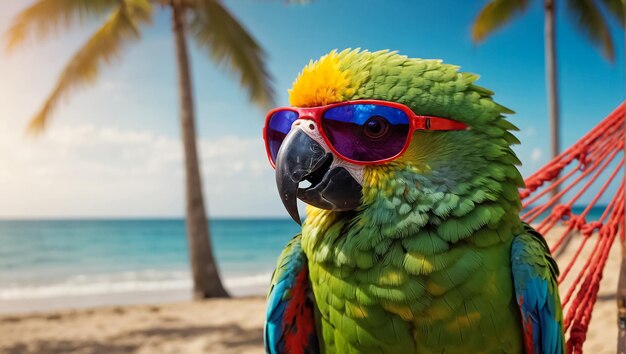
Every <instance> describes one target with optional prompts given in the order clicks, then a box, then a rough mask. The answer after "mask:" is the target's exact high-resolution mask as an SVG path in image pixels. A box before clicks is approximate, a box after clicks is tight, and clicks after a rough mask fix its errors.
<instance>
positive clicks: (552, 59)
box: [544, 0, 560, 196]
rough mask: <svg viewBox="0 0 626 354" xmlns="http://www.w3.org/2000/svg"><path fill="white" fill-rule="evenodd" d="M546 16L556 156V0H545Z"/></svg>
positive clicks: (552, 150) (555, 152)
mask: <svg viewBox="0 0 626 354" xmlns="http://www.w3.org/2000/svg"><path fill="white" fill-rule="evenodd" d="M544 10H545V11H544V16H545V28H544V30H545V33H544V35H545V40H544V45H545V56H546V58H545V59H546V85H547V89H548V107H549V108H548V109H549V118H550V138H551V139H550V153H551V157H552V158H554V157H556V156H557V155H558V154H559V146H560V141H559V94H558V88H557V70H556V62H557V59H556V28H555V20H554V19H555V17H556V16H555V14H556V10H555V1H554V0H544ZM558 192H559V191H558V188H555V189H553V190H552V196H555V195H556V194H557V193H558Z"/></svg>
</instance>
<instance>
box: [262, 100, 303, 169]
mask: <svg viewBox="0 0 626 354" xmlns="http://www.w3.org/2000/svg"><path fill="white" fill-rule="evenodd" d="M297 119H298V113H296V112H294V111H288V110H283V111H278V112H275V113H274V114H272V116H271V117H270V121H269V123H268V124H267V131H266V134H267V142H268V145H269V149H270V157H271V158H272V161H273V162H276V155H278V149H280V145H281V144H282V143H283V140H285V136H287V133H289V130H291V125H292V124H293V122H295V121H296V120H297Z"/></svg>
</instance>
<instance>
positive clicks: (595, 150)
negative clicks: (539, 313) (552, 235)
mask: <svg viewBox="0 0 626 354" xmlns="http://www.w3.org/2000/svg"><path fill="white" fill-rule="evenodd" d="M623 149H624V103H622V104H621V105H620V106H619V107H618V108H617V109H616V110H615V111H613V112H612V113H611V114H610V115H609V116H608V117H606V118H605V119H604V120H603V121H602V122H601V123H600V124H599V125H598V126H596V127H595V128H594V129H593V130H591V131H590V132H589V133H587V134H586V135H585V136H583V137H582V138H581V139H580V140H579V141H577V142H576V143H575V144H574V145H573V146H571V147H570V148H569V149H567V150H566V151H565V152H563V153H562V154H560V155H559V156H557V157H556V158H554V159H553V160H552V161H550V162H549V163H548V164H547V165H545V166H544V167H542V168H541V169H539V170H538V171H537V172H535V173H534V174H533V175H531V176H530V177H528V178H527V179H526V188H525V189H523V190H521V191H520V196H521V197H522V203H523V208H524V209H523V215H522V219H523V220H525V221H526V222H529V223H533V225H534V226H535V228H536V229H537V231H539V232H540V233H541V234H542V235H546V234H547V233H548V231H549V230H550V229H552V228H553V227H554V226H555V225H557V223H558V224H562V225H563V226H564V229H565V230H564V231H563V232H562V234H561V236H560V237H559V238H558V239H556V241H553V242H550V240H548V241H549V243H551V251H552V252H553V254H554V253H555V252H559V251H560V250H561V249H563V248H564V245H565V244H566V243H567V242H565V241H566V239H567V238H572V237H575V236H576V235H577V234H578V235H580V234H582V235H583V236H582V237H583V239H582V241H581V242H580V244H579V245H577V249H576V251H575V253H574V255H573V257H572V258H571V259H569V260H568V261H565V260H564V261H562V262H561V261H559V260H557V261H559V263H560V264H559V267H560V269H561V275H560V277H559V284H561V283H563V281H565V280H566V279H567V281H566V284H570V283H571V285H570V286H569V287H568V288H567V289H566V290H565V291H563V289H562V290H561V301H562V302H563V315H564V326H565V332H566V339H567V352H568V353H582V345H583V342H584V341H585V339H586V335H587V330H588V328H589V322H590V321H591V310H592V309H593V305H594V304H595V303H596V300H597V296H598V290H599V288H600V280H602V272H603V270H604V267H605V265H606V262H607V259H608V255H609V251H610V250H611V246H613V244H614V243H615V239H616V236H617V234H618V231H619V232H620V239H621V240H622V244H623V241H624V228H623V227H622V226H623V225H624V177H623V176H624V175H623V173H622V171H623V168H624V167H623V165H624V155H623V153H622V152H623ZM603 173H604V175H606V174H608V177H605V176H603V178H600V179H599V177H600V176H601V175H603ZM546 182H548V183H546ZM544 184H546V185H545V186H544ZM553 190H558V191H559V192H558V193H556V194H555V195H554V196H551V194H553V193H552V191H553ZM611 194H614V195H612V196H611ZM570 195H573V196H572V197H571V198H570ZM603 195H605V199H608V198H607V197H610V202H608V204H606V202H603V203H602V204H606V206H605V207H602V208H603V213H602V216H601V217H600V218H599V219H597V220H588V219H587V218H588V215H589V212H590V211H591V209H592V208H594V207H595V206H596V204H597V203H598V202H599V200H600V199H601V197H602V196H603ZM564 197H567V198H568V201H567V202H565V203H562V202H561V201H562V200H563V199H565V198H564ZM589 199H591V201H589V202H587V201H588V200H589ZM577 201H578V202H579V203H584V205H585V206H586V207H585V208H584V210H583V211H582V212H581V213H580V214H574V213H573V212H572V207H573V206H574V205H575V203H576V202H577ZM587 243H595V244H594V245H593V246H590V247H593V249H592V251H591V252H590V255H589V256H586V257H579V256H580V254H581V252H582V251H583V249H584V248H585V245H586V244H587ZM575 265H576V268H577V269H578V268H580V271H578V272H573V273H571V270H572V268H573V267H575ZM616 271H617V270H616ZM568 276H569V278H568Z"/></svg>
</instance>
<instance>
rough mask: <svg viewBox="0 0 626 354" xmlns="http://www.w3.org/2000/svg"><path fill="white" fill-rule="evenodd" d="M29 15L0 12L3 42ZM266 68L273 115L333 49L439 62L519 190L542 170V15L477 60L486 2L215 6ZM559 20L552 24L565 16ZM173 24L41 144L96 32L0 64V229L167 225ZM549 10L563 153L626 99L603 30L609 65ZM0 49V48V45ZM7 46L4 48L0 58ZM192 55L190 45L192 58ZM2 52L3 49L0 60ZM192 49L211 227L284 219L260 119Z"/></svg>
mask: <svg viewBox="0 0 626 354" xmlns="http://www.w3.org/2000/svg"><path fill="white" fill-rule="evenodd" d="M30 3H32V1H14V0H0V33H4V32H5V31H6V30H7V28H8V27H9V25H10V23H11V19H12V18H13V17H14V16H15V15H16V14H17V13H18V12H19V11H20V10H22V9H24V8H25V7H26V6H28V4H30ZM224 3H225V5H226V7H227V8H228V9H229V10H230V11H231V12H232V14H233V15H234V16H235V17H236V18H238V19H239V20H240V21H241V22H242V23H243V24H244V25H245V27H246V28H247V29H248V30H249V32H250V33H252V34H253V35H254V37H255V38H256V40H257V41H258V43H259V44H260V45H261V46H262V47H263V48H265V51H266V53H267V60H268V68H269V71H270V73H271V74H272V77H273V84H274V88H275V90H276V92H277V103H278V104H279V105H286V104H287V89H288V88H289V87H290V85H291V83H292V82H293V80H294V79H295V77H296V76H297V74H298V72H299V70H300V69H301V68H302V67H303V66H304V65H305V64H307V63H308V62H309V60H310V59H315V58H318V57H320V56H321V55H323V54H325V53H327V52H328V51H330V50H332V49H335V48H337V49H344V48H357V47H360V48H363V49H368V50H380V49H391V50H397V51H399V53H401V54H404V55H408V56H410V57H418V58H439V59H443V60H444V61H445V62H447V63H452V64H456V65H459V66H461V68H462V71H469V72H473V73H476V74H479V75H480V76H481V78H480V80H479V82H478V84H480V85H481V86H484V87H486V88H489V89H491V90H493V91H495V92H496V96H495V99H496V101H498V102H499V103H501V104H503V105H505V106H507V107H509V108H511V109H513V110H514V111H516V114H515V115H513V116H512V117H511V121H512V122H513V123H514V124H516V125H517V126H518V127H519V128H520V129H521V131H520V132H518V133H517V136H518V138H519V139H520V140H521V141H522V144H521V145H520V146H517V147H516V148H515V150H516V152H517V154H518V156H519V158H520V159H521V161H522V162H523V166H522V173H523V174H524V175H528V174H529V173H531V172H532V171H534V170H536V169H537V168H539V167H540V166H542V165H543V164H545V163H546V162H547V161H548V160H549V151H548V143H549V137H548V121H547V104H546V97H545V96H546V93H545V77H544V66H543V60H544V47H543V13H542V11H541V7H540V2H539V1H535V2H534V3H533V6H532V7H531V8H530V9H529V11H528V12H527V13H526V14H525V15H524V16H521V17H519V18H517V19H516V20H515V21H513V22H512V23H511V24H510V25H508V26H506V27H505V28H504V29H502V30H500V31H498V32H497V33H496V34H494V35H493V36H492V37H490V38H488V39H487V41H485V42H484V43H482V44H480V45H476V44H473V43H472V41H471V38H470V26H471V22H472V20H473V19H474V17H475V16H476V14H477V13H478V11H479V9H480V8H481V7H482V6H483V5H484V4H485V3H486V1H458V0H440V1H426V0H420V1H399V0H389V1H385V2H384V4H385V5H382V4H383V2H381V1H375V0H361V1H356V0H343V1H331V0H316V1H312V2H310V3H309V4H307V5H287V4H285V3H284V2H282V1H271V0H261V1H259V0H254V1H253V0H225V1H224ZM563 10H564V9H563ZM169 16H170V13H169V12H168V11H167V9H161V8H159V9H158V10H157V16H156V17H155V21H154V23H153V24H152V25H151V26H149V27H146V28H145V29H144V31H143V32H142V39H141V41H140V42H138V43H135V44H134V45H132V46H129V47H127V48H126V50H125V51H124V52H123V54H122V55H121V56H120V58H119V60H116V61H114V62H113V65H111V66H110V67H107V68H106V69H104V70H103V71H102V73H101V76H100V78H99V80H98V81H97V83H96V84H95V85H93V86H91V87H85V88H83V89H81V90H78V91H75V92H73V94H72V95H71V97H70V98H69V99H68V100H66V101H64V102H63V103H62V104H61V106H60V107H59V109H58V110H57V111H56V112H55V114H54V116H53V121H52V123H51V125H50V126H49V129H47V131H46V132H45V134H43V135H42V136H40V137H37V138H33V137H30V136H28V135H26V134H25V126H26V124H27V122H28V120H29V118H30V117H31V116H32V115H33V114H34V113H35V112H36V111H37V110H38V109H39V107H40V104H41V103H42V102H43V100H44V99H45V98H46V96H47V95H48V93H49V92H50V90H51V89H52V87H53V85H54V83H55V80H56V78H57V77H58V74H59V73H60V71H61V70H62V68H63V66H64V64H65V63H66V62H67V60H68V59H69V58H70V57H71V55H72V54H73V52H74V51H75V50H76V49H77V48H79V46H80V45H81V44H82V43H83V42H84V41H85V40H86V38H87V37H88V35H89V34H90V33H91V32H92V31H94V30H95V29H96V28H97V24H98V21H97V20H94V21H92V22H87V23H85V24H84V26H83V27H77V28H74V29H73V30H71V31H68V32H62V33H60V35H59V36H57V37H53V38H51V39H50V40H48V41H46V42H45V43H37V42H34V43H29V44H28V45H26V46H24V47H22V48H20V49H19V50H17V51H16V52H14V53H11V54H10V55H9V54H7V53H5V52H0V218H92V217H97V218H107V217H180V216H182V214H183V211H184V199H183V198H184V194H183V192H184V189H183V175H182V148H181V145H180V130H179V124H178V101H177V99H178V96H177V91H176V90H177V85H176V71H175V63H174V52H173V38H172V34H171V31H170V29H171V24H170V19H169ZM566 17H567V16H566V15H565V11H560V12H559V15H558V18H557V21H558V27H557V36H558V45H557V49H558V56H559V63H560V67H559V86H560V89H561V112H562V132H561V136H562V147H563V148H565V147H567V146H569V145H571V144H572V143H574V142H575V141H576V140H577V139H578V138H579V137H580V136H582V135H583V134H584V133H585V132H586V131H588V130H589V129H591V128H592V127H593V126H594V125H595V124H597V123H598V122H599V121H600V120H601V119H602V118H603V117H604V116H606V115H607V114H608V113H609V112H610V111H611V110H613V109H614V108H615V107H616V106H617V105H618V104H619V103H620V102H621V101H622V100H623V98H624V70H623V68H624V65H623V64H622V63H624V58H623V55H622V51H623V43H624V36H623V34H622V33H621V32H620V31H619V29H618V27H617V26H616V25H615V24H613V26H612V28H613V37H614V39H615V42H616V52H617V58H616V62H615V63H614V64H611V63H608V62H607V61H606V60H604V59H603V58H602V57H601V56H600V54H599V52H598V51H597V50H596V49H595V48H594V47H592V46H591V45H590V44H589V42H588V41H587V40H586V39H585V38H583V37H582V36H581V35H580V34H579V33H578V32H577V31H576V30H575V28H574V26H573V25H572V23H571V22H570V21H569V20H568V18H566ZM2 40H4V38H3V39H2ZM2 44H4V43H2ZM190 44H192V43H190ZM2 47H3V45H2ZM190 47H191V63H192V74H193V81H194V82H193V85H194V91H195V98H196V113H197V125H198V135H199V137H198V138H199V140H198V141H199V151H200V155H201V164H202V174H203V179H202V180H203V183H204V190H205V196H206V200H207V205H208V210H209V214H210V215H211V216H215V217H286V216H287V214H286V212H285V211H284V208H283V207H282V204H281V202H280V200H279V198H278V194H277V192H276V187H275V182H274V172H273V170H272V168H271V167H270V165H269V164H268V162H267V159H266V155H265V151H264V147H263V142H262V136H261V129H262V125H263V120H264V117H265V112H264V111H263V110H262V109H260V108H257V107H255V106H253V105H252V104H250V103H249V101H248V97H247V94H246V92H245V90H243V89H241V88H240V87H239V85H238V80H237V79H236V77H234V76H233V75H230V74H229V72H228V71H227V70H226V68H225V67H223V66H218V65H215V64H214V63H212V62H211V61H210V60H209V59H208V56H207V55H206V54H205V52H203V51H201V50H198V49H197V48H194V47H193V45H191V46H190Z"/></svg>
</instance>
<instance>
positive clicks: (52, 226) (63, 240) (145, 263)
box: [0, 219, 299, 312]
mask: <svg viewBox="0 0 626 354" xmlns="http://www.w3.org/2000/svg"><path fill="white" fill-rule="evenodd" d="M210 230H211V232H212V235H211V236H212V241H213V250H214V254H215V257H216V259H217V263H218V267H219V270H220V273H221V275H222V280H223V282H224V283H225V286H226V287H227V289H228V290H229V291H230V292H231V293H232V294H234V295H262V294H265V292H266V291H267V287H268V285H269V282H270V277H271V273H272V270H273V269H274V266H275V264H276V258H277V257H278V256H279V254H280V252H281V250H282V248H283V247H284V246H285V245H286V244H287V243H288V242H289V240H290V239H291V238H292V237H293V236H294V235H295V234H297V233H298V230H299V226H298V225H297V224H296V223H294V222H293V221H292V220H290V219H275V220H274V219H263V220H244V219H216V220H211V222H210ZM190 291H191V282H190V275H189V263H188V256H187V239H186V233H185V224H184V221H183V220H182V219H162V220H161V219H146V220H46V221H30V220H29V221H21V220H20V221H0V312H24V311H35V310H46V309H52V308H63V307H68V305H69V306H70V307H88V306H94V305H110V304H122V303H145V302H160V301H163V300H165V301H170V300H171V301H175V300H186V299H189V297H190Z"/></svg>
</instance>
